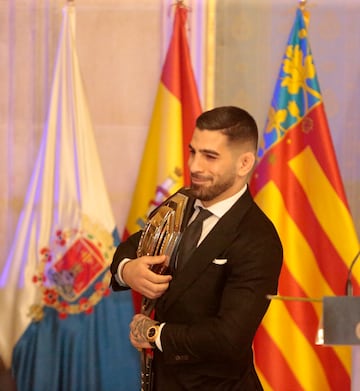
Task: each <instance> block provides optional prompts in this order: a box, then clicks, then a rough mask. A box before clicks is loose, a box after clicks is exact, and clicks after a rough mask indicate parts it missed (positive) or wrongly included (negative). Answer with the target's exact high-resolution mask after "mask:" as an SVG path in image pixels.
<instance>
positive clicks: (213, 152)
mask: <svg viewBox="0 0 360 391" xmlns="http://www.w3.org/2000/svg"><path fill="white" fill-rule="evenodd" d="M199 152H201V153H206V154H210V155H216V156H219V155H220V154H219V152H217V151H214V150H213V149H206V148H204V149H199Z"/></svg>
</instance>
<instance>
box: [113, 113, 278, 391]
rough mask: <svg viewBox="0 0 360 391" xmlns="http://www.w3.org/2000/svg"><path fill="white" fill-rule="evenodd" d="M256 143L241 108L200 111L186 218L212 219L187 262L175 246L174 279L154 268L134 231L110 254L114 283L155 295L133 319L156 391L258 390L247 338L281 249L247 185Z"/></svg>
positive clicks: (273, 282) (154, 259)
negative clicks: (149, 310) (148, 309)
mask: <svg viewBox="0 0 360 391" xmlns="http://www.w3.org/2000/svg"><path fill="white" fill-rule="evenodd" d="M257 141H258V131H257V126H256V123H255V121H254V119H253V118H252V117H251V116H250V115H249V114H248V113H247V112H246V111H245V110H242V109H240V108H237V107H232V106H226V107H219V108H215V109H213V110H210V111H207V112H204V113H203V114H201V115H200V116H199V117H198V119H197V121H196V128H195V131H194V134H193V137H192V140H191V143H190V146H189V148H190V158H189V168H190V173H191V187H190V189H189V193H190V200H189V201H190V202H189V203H188V205H187V208H191V209H192V210H193V211H194V212H193V215H192V217H191V218H190V220H189V221H190V223H191V221H192V220H193V219H194V218H195V216H196V215H197V213H198V210H199V207H201V208H204V209H207V210H208V211H210V212H211V215H210V217H207V218H206V219H205V220H204V222H203V223H202V232H201V237H200V240H199V242H198V247H197V248H196V249H195V250H194V251H193V252H192V253H191V255H190V256H189V259H187V260H186V263H185V264H184V265H183V264H182V261H184V259H185V257H186V255H187V254H182V250H181V247H182V245H185V243H182V242H180V246H179V253H178V254H177V257H176V258H177V261H176V265H175V273H174V274H173V276H171V275H159V274H156V273H154V272H153V271H151V269H150V267H151V265H155V264H161V263H163V262H164V261H165V260H166V257H165V256H164V255H160V256H142V257H139V258H137V257H136V249H137V245H138V241H139V237H140V235H139V233H138V234H135V235H133V236H131V237H130V238H129V239H128V240H127V241H126V242H124V243H122V244H120V246H119V247H118V248H117V250H116V253H115V255H114V260H113V263H112V265H111V271H112V274H113V278H112V287H113V289H114V290H119V289H124V288H125V287H131V288H132V289H134V290H135V291H137V292H140V293H141V294H142V295H144V296H145V297H148V298H150V299H157V302H156V307H155V319H154V320H152V319H150V318H148V317H146V316H144V315H142V314H137V315H135V316H134V318H133V320H132V322H131V324H130V340H131V343H132V344H133V346H134V347H135V348H137V349H144V348H153V349H154V361H153V370H154V390H155V391H177V390H179V391H180V390H204V391H212V390H214V391H215V390H216V391H254V390H262V386H261V384H260V381H259V379H258V377H257V374H256V372H255V369H254V364H253V353H252V341H253V338H254V334H255V332H256V330H257V328H258V326H259V324H260V322H261V320H262V318H263V316H264V314H265V312H266V310H267V308H268V305H269V301H268V300H267V298H266V295H267V294H275V293H276V291H277V283H278V277H279V273H280V268H281V264H282V255H283V254H282V246H281V242H280V239H279V237H278V235H277V232H276V230H275V228H274V226H273V224H272V223H271V222H270V220H269V219H268V218H267V217H266V216H265V214H264V213H263V212H262V211H261V210H260V209H259V207H258V206H257V205H256V204H255V203H254V201H253V199H252V197H251V195H250V192H249V190H248V187H247V181H248V179H249V176H250V174H251V172H252V169H253V167H254V164H255V161H256V150H257ZM190 216H191V213H190ZM188 227H190V225H189V226H188ZM189 229H190V228H189ZM185 237H186V231H185V232H184V236H183V240H184V241H187V240H188V239H186V240H185V239H184V238H185ZM183 258H184V259H183ZM150 342H151V344H150ZM265 354H266V352H265Z"/></svg>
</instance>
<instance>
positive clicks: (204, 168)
mask: <svg viewBox="0 0 360 391" xmlns="http://www.w3.org/2000/svg"><path fill="white" fill-rule="evenodd" d="M239 154H240V153H239V151H236V148H235V147H230V145H229V142H228V139H227V137H226V136H225V135H224V134H222V133H221V132H220V131H213V130H212V131H209V130H199V129H195V131H194V134H193V137H192V140H191V143H190V158H189V168H190V176H191V189H192V193H193V195H194V196H195V197H196V198H198V199H200V200H201V201H203V203H204V206H210V205H212V204H214V203H216V202H218V201H221V200H223V199H225V198H228V197H230V196H232V195H234V194H235V193H237V192H238V191H240V189H241V188H242V187H243V186H244V184H245V180H244V178H242V177H241V176H239V175H238V169H237V167H238V160H239Z"/></svg>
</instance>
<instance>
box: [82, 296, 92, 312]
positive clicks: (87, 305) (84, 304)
mask: <svg viewBox="0 0 360 391" xmlns="http://www.w3.org/2000/svg"><path fill="white" fill-rule="evenodd" d="M79 305H80V310H81V311H82V312H85V313H86V314H91V313H92V312H93V307H92V306H91V304H90V303H89V300H88V299H87V298H86V297H82V298H81V299H80V300H79Z"/></svg>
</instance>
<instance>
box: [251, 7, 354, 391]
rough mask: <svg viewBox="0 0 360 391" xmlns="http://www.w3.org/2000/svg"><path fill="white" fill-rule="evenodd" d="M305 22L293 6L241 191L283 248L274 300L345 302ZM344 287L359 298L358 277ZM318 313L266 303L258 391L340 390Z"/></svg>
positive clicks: (345, 355)
mask: <svg viewBox="0 0 360 391" xmlns="http://www.w3.org/2000/svg"><path fill="white" fill-rule="evenodd" d="M308 18H309V14H308V13H307V11H306V10H304V9H303V8H302V7H299V8H298V9H297V12H296V18H295V22H294V25H293V28H292V31H291V33H290V37H289V40H288V42H287V46H286V50H285V54H284V56H283V59H282V63H281V67H280V73H279V76H278V79H277V82H276V86H275V91H274V94H273V99H272V102H271V107H270V110H269V114H268V118H267V123H266V126H265V129H264V134H263V138H262V142H261V143H260V147H259V162H258V165H257V167H256V169H255V171H254V173H253V176H252V179H251V190H252V193H253V195H254V196H255V200H256V202H257V203H258V204H259V205H260V207H261V208H262V209H263V210H264V211H265V212H266V214H267V215H268V216H269V217H270V218H271V219H272V221H273V222H274V223H275V225H276V228H277V230H278V232H279V234H280V237H281V240H282V243H283V246H284V265H283V269H282V272H281V275H280V281H279V292H278V293H279V296H281V295H282V296H283V297H284V296H290V297H294V298H296V297H301V298H309V299H312V298H322V297H323V296H333V295H345V284H346V278H347V272H348V268H349V266H350V263H351V261H352V260H353V259H354V257H355V256H356V254H357V252H358V250H359V242H358V238H357V235H356V231H355V227H354V224H353V220H352V217H351V214H350V211H349V207H348V203H347V200H346V196H345V192H344V188H343V184H342V180H341V176H340V172H339V169H338V165H337V161H336V155H335V151H334V147H333V144H332V140H331V135H330V131H329V127H328V123H327V119H326V115H325V109H324V102H323V98H322V95H321V91H320V88H319V83H318V78H317V73H316V69H315V65H314V60H313V56H312V52H311V50H310V44H309V40H308V29H307V25H308V20H309V19H308ZM353 283H354V291H357V292H360V291H359V274H358V275H357V276H354V282H353ZM321 314H322V303H321V301H320V302H315V301H314V302H313V301H310V302H302V301H300V300H299V301H297V300H294V301H291V300H273V301H272V303H271V306H270V309H269V311H268V313H267V314H266V316H265V318H264V321H263V323H262V325H261V327H260V328H259V330H258V333H257V335H256V339H255V343H254V349H255V357H256V366H257V370H258V372H259V375H260V377H261V381H262V383H263V385H264V388H265V390H267V391H270V390H272V391H290V390H291V391H320V390H321V391H328V390H332V391H339V390H342V391H347V390H350V382H351V352H350V348H348V347H331V346H318V345H316V344H315V341H316V335H317V330H318V327H319V325H320V324H321ZM257 351H258V352H259V353H258V354H257Z"/></svg>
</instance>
